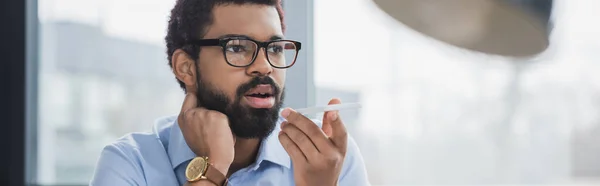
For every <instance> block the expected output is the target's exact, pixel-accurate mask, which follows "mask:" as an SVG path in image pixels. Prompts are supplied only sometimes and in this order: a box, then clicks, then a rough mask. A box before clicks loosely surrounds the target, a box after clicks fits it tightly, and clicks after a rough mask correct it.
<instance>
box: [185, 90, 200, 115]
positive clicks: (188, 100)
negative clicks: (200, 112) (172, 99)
mask: <svg viewBox="0 0 600 186" xmlns="http://www.w3.org/2000/svg"><path fill="white" fill-rule="evenodd" d="M197 106H198V98H197V97H196V95H195V94H194V93H192V92H188V93H187V94H186V95H185V98H184V99H183V105H182V106H181V113H185V111H188V110H190V109H193V108H196V107H197Z"/></svg>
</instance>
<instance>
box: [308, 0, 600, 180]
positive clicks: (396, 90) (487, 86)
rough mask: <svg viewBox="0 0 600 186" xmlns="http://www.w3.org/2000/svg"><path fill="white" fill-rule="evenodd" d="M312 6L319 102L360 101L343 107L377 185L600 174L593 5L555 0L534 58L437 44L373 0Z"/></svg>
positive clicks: (599, 82)
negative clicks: (548, 40) (549, 31)
mask: <svg viewBox="0 0 600 186" xmlns="http://www.w3.org/2000/svg"><path fill="white" fill-rule="evenodd" d="M314 3H315V6H314V7H315V9H314V14H315V15H314V17H315V19H314V28H315V29H314V30H315V31H314V50H315V55H314V58H315V62H314V65H315V67H314V69H315V71H314V77H315V86H316V90H317V92H316V98H317V100H316V102H317V104H326V103H327V101H328V99H329V98H331V97H334V96H335V97H341V98H342V101H343V102H360V103H361V104H362V105H363V108H362V109H360V110H357V111H342V112H341V114H342V118H343V119H344V120H345V123H346V125H347V127H348V128H349V130H350V131H351V132H352V135H353V136H354V138H355V139H356V141H357V143H358V145H359V146H360V148H361V150H362V153H363V156H364V158H365V162H366V163H367V168H368V173H369V177H370V180H371V183H372V184H374V185H398V184H403V185H448V184H452V185H455V184H456V185H483V184H511V185H512V184H565V183H566V184H572V185H577V184H580V183H583V182H586V181H587V180H593V181H592V182H591V184H592V185H595V184H598V183H600V169H599V168H598V167H600V158H598V157H600V150H599V149H600V144H599V143H597V142H598V141H599V138H598V137H597V136H600V130H599V129H600V96H599V95H600V76H599V75H598V73H597V70H595V69H599V67H600V63H599V62H600V55H599V54H597V52H592V51H598V50H600V35H599V34H598V33H600V26H598V24H594V22H595V21H594V20H595V17H598V16H600V14H599V12H600V9H599V8H598V7H600V4H599V2H597V1H593V0H589V1H570V0H569V1H567V0H559V1H556V9H555V10H556V20H555V21H556V26H557V27H556V29H555V31H554V34H553V35H552V41H553V46H552V47H551V49H550V50H549V51H548V53H547V54H544V55H542V56H541V57H540V58H541V59H539V60H532V61H509V60H507V59H504V58H497V57H484V56H480V55H475V54H471V53H468V52H463V51H461V50H456V49H454V48H451V47H449V46H447V45H444V44H440V43H439V42H436V41H433V40H430V39H428V38H426V37H423V36H421V35H419V34H416V33H415V32H413V31H411V30H408V29H406V28H405V27H403V26H402V25H400V24H397V23H395V22H393V21H392V20H391V19H390V18H388V17H387V15H385V14H384V13H383V12H381V11H379V10H378V9H377V8H376V6H375V5H374V4H373V3H372V1H371V0H328V1H314ZM340 7H343V8H340ZM592 69H594V70H592ZM586 183H587V182H586Z"/></svg>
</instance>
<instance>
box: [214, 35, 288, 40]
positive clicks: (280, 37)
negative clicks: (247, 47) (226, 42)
mask: <svg viewBox="0 0 600 186" xmlns="http://www.w3.org/2000/svg"><path fill="white" fill-rule="evenodd" d="M231 37H233V38H248V39H254V38H252V37H250V36H247V35H243V34H225V35H222V36H220V37H218V38H219V39H223V38H231ZM280 39H283V36H280V35H273V36H271V38H269V41H274V40H280Z"/></svg>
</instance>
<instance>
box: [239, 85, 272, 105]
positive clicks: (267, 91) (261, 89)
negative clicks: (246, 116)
mask: <svg viewBox="0 0 600 186" xmlns="http://www.w3.org/2000/svg"><path fill="white" fill-rule="evenodd" d="M244 97H245V98H246V100H247V101H248V105H250V106H251V107H254V108H271V107H273V106H274V105H275V97H274V94H273V88H272V87H271V85H265V84H262V85H258V86H256V87H255V88H253V89H251V90H250V91H248V92H247V93H246V94H245V95H244Z"/></svg>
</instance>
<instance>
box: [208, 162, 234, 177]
mask: <svg viewBox="0 0 600 186" xmlns="http://www.w3.org/2000/svg"><path fill="white" fill-rule="evenodd" d="M208 163H210V165H211V166H212V167H214V168H215V169H216V170H218V171H219V172H221V173H222V174H223V175H225V177H227V172H228V171H229V166H230V165H231V162H228V161H222V160H219V159H215V158H210V157H209V158H208Z"/></svg>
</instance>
